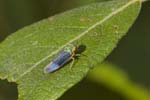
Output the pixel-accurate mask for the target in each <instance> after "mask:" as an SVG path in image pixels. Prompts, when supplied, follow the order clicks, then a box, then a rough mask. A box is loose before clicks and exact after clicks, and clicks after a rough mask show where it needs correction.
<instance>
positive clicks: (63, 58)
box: [53, 51, 71, 66]
mask: <svg viewBox="0 0 150 100" xmlns="http://www.w3.org/2000/svg"><path fill="white" fill-rule="evenodd" d="M70 57H71V54H70V53H69V52H64V51H63V52H61V53H60V54H59V56H58V57H57V58H56V59H55V60H54V61H53V62H54V63H55V64H58V65H59V66H63V65H64V64H65V63H67V62H68V61H69V60H70Z"/></svg>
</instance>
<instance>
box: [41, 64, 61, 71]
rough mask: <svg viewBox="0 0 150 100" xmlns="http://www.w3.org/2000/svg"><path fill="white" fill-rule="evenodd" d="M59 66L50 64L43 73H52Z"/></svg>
mask: <svg viewBox="0 0 150 100" xmlns="http://www.w3.org/2000/svg"><path fill="white" fill-rule="evenodd" d="M59 68H60V66H59V65H58V64H55V63H54V62H51V63H50V64H48V65H47V66H46V67H45V68H44V72H45V73H51V72H54V71H55V70H57V69H59Z"/></svg>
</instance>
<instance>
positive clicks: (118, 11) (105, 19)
mask: <svg viewBox="0 0 150 100" xmlns="http://www.w3.org/2000/svg"><path fill="white" fill-rule="evenodd" d="M142 1H143V0H131V1H129V2H128V3H126V4H125V5H123V6H122V7H120V8H119V9H117V10H116V11H113V12H112V13H110V14H108V16H106V17H105V18H103V19H102V20H100V21H98V22H97V23H95V24H94V25H92V26H91V27H89V28H88V29H87V30H86V31H84V32H82V33H81V34H80V35H78V36H76V37H75V38H73V39H71V40H70V41H68V42H67V43H66V44H64V45H62V46H61V47H60V48H58V49H57V50H55V51H54V52H52V53H51V54H50V55H48V56H46V57H44V58H43V59H41V60H40V61H38V62H37V63H35V64H34V65H33V66H31V67H30V68H29V69H28V70H26V71H25V72H24V73H23V74H21V75H20V76H19V77H18V78H17V79H16V80H15V81H17V80H19V79H20V78H22V77H23V76H24V75H26V74H27V73H29V72H31V71H32V70H33V69H34V68H36V66H38V65H39V64H41V63H42V62H43V61H45V60H47V59H48V58H50V57H52V56H54V55H55V54H57V53H58V52H59V51H60V50H62V49H63V48H64V47H65V46H67V45H68V44H71V43H73V42H74V41H76V40H78V39H80V38H81V37H82V36H84V35H86V34H87V33H88V32H89V31H90V30H92V29H94V28H95V27H97V26H99V25H102V24H103V23H104V22H106V21H107V20H109V19H110V18H112V17H113V16H114V15H116V14H118V13H120V12H121V11H123V10H124V9H126V8H127V7H128V6H130V5H132V4H134V3H136V2H142Z"/></svg>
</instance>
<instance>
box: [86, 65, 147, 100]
mask: <svg viewBox="0 0 150 100" xmlns="http://www.w3.org/2000/svg"><path fill="white" fill-rule="evenodd" d="M88 79H90V80H92V81H95V82H97V83H103V84H104V85H106V86H107V87H108V88H110V89H112V90H113V91H116V92H118V93H119V94H121V95H124V96H125V97H126V98H127V100H148V95H147V91H148V90H146V89H145V88H144V87H141V86H140V85H137V84H136V83H134V82H132V81H131V80H130V79H129V77H128V75H127V73H125V72H124V71H122V70H121V69H119V68H118V67H117V66H115V65H113V64H110V63H106V62H105V63H103V64H101V65H99V66H97V67H96V68H95V69H94V70H92V71H91V72H90V73H89V76H88Z"/></svg>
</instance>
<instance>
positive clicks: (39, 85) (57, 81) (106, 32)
mask: <svg viewBox="0 0 150 100" xmlns="http://www.w3.org/2000/svg"><path fill="white" fill-rule="evenodd" d="M140 8H141V0H115V1H110V2H103V3H95V4H91V5H88V6H85V7H81V8H77V9H74V10H71V11H68V12H65V13H62V14H59V15H56V16H53V17H50V18H48V19H45V20H43V21H40V22H38V23H36V24H33V25H31V26H28V27H25V28H23V29H21V30H19V31H17V32H15V33H14V34H13V35H11V36H9V37H8V38H7V39H6V40H5V41H3V42H2V43H1V44H0V78H1V79H6V78H7V79H8V80H9V81H11V82H16V83H17V84H18V89H19V100H55V99H57V98H59V97H60V96H61V95H62V94H63V93H64V92H65V91H66V90H68V89H69V88H70V87H72V86H73V85H74V84H76V83H77V82H79V81H80V80H81V79H82V78H83V77H84V76H85V75H86V74H87V72H88V71H89V69H90V68H92V67H94V66H95V65H96V64H97V63H100V62H102V60H104V58H105V57H106V56H107V55H108V54H109V53H110V52H111V51H112V50H113V48H114V47H116V45H117V43H118V41H119V40H120V39H121V37H123V36H124V35H125V33H126V32H127V31H128V29H129V28H130V27H131V25H132V24H133V22H134V21H135V19H136V17H137V16H138V13H139V11H140ZM70 43H78V44H79V45H80V44H83V45H85V46H86V50H85V51H84V52H83V54H84V55H87V57H85V56H83V57H80V59H78V60H76V61H75V64H74V66H73V68H72V70H70V69H69V65H70V64H67V65H65V66H64V67H63V68H62V69H60V70H58V71H56V72H55V73H51V74H44V72H43V68H44V67H45V66H46V65H47V64H48V63H50V62H51V61H52V60H53V59H54V57H55V56H57V54H58V53H59V51H60V50H62V49H63V48H64V47H65V46H66V45H67V44H70Z"/></svg>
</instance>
